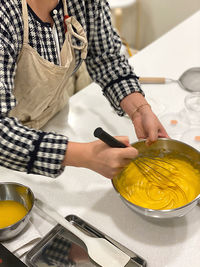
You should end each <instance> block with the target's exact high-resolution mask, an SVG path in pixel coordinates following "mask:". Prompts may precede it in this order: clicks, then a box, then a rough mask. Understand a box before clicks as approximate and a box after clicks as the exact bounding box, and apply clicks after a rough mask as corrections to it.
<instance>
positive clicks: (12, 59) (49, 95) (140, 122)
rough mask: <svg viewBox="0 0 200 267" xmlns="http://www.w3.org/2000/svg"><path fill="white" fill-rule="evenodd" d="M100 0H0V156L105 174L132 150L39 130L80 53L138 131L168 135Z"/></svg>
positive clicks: (17, 165)
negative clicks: (77, 141)
mask: <svg viewBox="0 0 200 267" xmlns="http://www.w3.org/2000/svg"><path fill="white" fill-rule="evenodd" d="M120 47H121V41H120V38H119V37H118V35H117V34H116V32H115V31H114V29H113V28H112V26H111V19H110V14H109V6H108V3H107V2H106V1H103V0H85V1H82V0H60V1H58V0H27V2H26V0H12V1H11V0H2V1H1V6H0V70H1V71H0V92H1V99H0V116H1V117H0V164H1V166H4V167H7V168H11V169H14V170H18V171H26V172H27V173H35V174H40V175H45V176H49V177H57V176H58V175H59V174H60V173H61V172H62V171H63V169H64V166H76V167H85V168H89V169H91V170H93V171H96V172H98V173H100V174H102V175H104V176H105V177H108V178H112V177H113V176H114V175H115V174H116V173H117V172H118V171H119V170H120V169H121V168H122V167H124V166H125V165H126V164H127V163H128V162H129V161H130V160H131V158H133V157H135V156H136V155H137V150H135V149H134V148H132V147H130V146H129V141H128V138H127V137H119V140H121V141H122V142H124V143H125V144H127V145H128V147H127V148H125V149H119V148H116V149H115V148H109V147H108V146H107V145H105V144H103V143H102V142H101V141H94V142H90V143H76V142H71V141H70V140H68V138H67V137H66V136H62V135H60V134H56V133H50V132H43V131H41V130H39V129H40V128H41V127H42V126H43V125H44V124H45V123H46V122H47V121H48V120H49V119H50V118H51V117H52V116H53V115H55V114H56V113H57V112H58V111H59V110H60V109H62V108H63V106H64V105H66V103H68V99H69V97H70V96H71V95H72V94H73V93H74V92H73V91H72V90H70V86H69V84H68V83H69V77H70V76H71V75H72V74H73V73H74V71H75V70H76V69H77V68H78V66H79V65H80V64H81V62H82V60H85V62H86V65H87V69H88V71H89V74H90V76H91V78H92V79H93V80H94V81H95V82H97V83H98V84H99V85H100V86H101V87H102V91H103V94H104V95H105V97H106V98H107V99H108V101H109V102H110V103H111V105H112V107H113V108H114V109H115V111H116V112H117V113H118V115H120V116H122V115H124V113H127V114H128V115H129V117H130V118H131V120H132V122H133V124H134V127H135V130H136V134H137V136H138V138H147V140H148V142H149V143H151V142H154V141H155V140H156V139H157V138H158V137H168V135H167V133H166V131H165V130H164V128H163V126H162V125H161V124H160V122H159V120H158V119H157V117H156V116H155V114H154V113H153V112H152V110H151V108H150V106H149V105H148V103H147V101H146V100H145V98H144V94H143V92H142V90H141V88H140V85H139V83H138V78H137V76H136V75H135V74H134V72H133V70H132V68H131V66H130V65H129V64H128V62H127V60H126V59H125V57H124V56H121V55H120Z"/></svg>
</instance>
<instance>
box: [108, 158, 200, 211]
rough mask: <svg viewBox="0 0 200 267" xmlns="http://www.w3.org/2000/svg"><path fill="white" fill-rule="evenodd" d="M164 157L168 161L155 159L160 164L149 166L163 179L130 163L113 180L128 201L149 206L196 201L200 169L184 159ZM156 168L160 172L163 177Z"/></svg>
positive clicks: (160, 207) (170, 206)
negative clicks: (146, 172)
mask: <svg viewBox="0 0 200 267" xmlns="http://www.w3.org/2000/svg"><path fill="white" fill-rule="evenodd" d="M154 160H156V158H155V159H154ZM163 160H164V161H167V162H168V163H165V162H162V161H156V164H158V165H159V166H156V165H152V163H150V164H149V165H151V167H152V168H154V170H152V169H151V168H150V170H149V172H150V173H152V172H153V173H154V174H156V176H157V177H158V178H159V179H160V180H155V177H152V175H150V176H146V175H143V174H142V173H141V170H140V169H139V168H138V167H137V166H136V165H135V164H134V162H131V163H130V164H129V165H128V166H127V167H126V168H125V169H124V170H123V172H122V173H120V175H118V176H116V177H115V178H114V179H113V183H114V185H115V187H116V189H117V190H118V191H119V193H120V194H121V195H122V196H123V197H124V198H125V199H127V200H128V201H130V202H132V203H133V204H136V205H138V206H141V207H144V208H148V209H157V210H167V209H175V208H178V207H181V206H184V205H185V204H187V203H189V202H190V201H192V200H194V199H195V198H196V197H197V196H198V195H199V194H200V170H199V169H197V168H195V167H194V166H193V165H192V164H191V163H190V162H189V161H187V160H183V159H182V158H177V157H174V158H173V157H169V156H165V157H164V158H163ZM170 164H172V165H170ZM160 166H161V167H160ZM162 167H164V168H167V169H168V170H170V172H169V171H166V170H164V169H163V168H162ZM155 170H157V171H158V172H160V173H161V175H160V177H159V174H158V173H156V172H155ZM162 174H163V175H165V176H167V179H165V178H164V177H163V176H162Z"/></svg>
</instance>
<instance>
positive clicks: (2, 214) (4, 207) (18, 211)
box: [0, 200, 27, 228]
mask: <svg viewBox="0 0 200 267" xmlns="http://www.w3.org/2000/svg"><path fill="white" fill-rule="evenodd" d="M26 214H27V210H26V208H25V207H24V206H23V205H22V204H21V203H19V202H16V201H12V200H4V201H0V228H4V227H7V226H10V225H12V224H14V223H16V222H18V221H20V220H21V219H22V218H23V217H24V216H25V215H26Z"/></svg>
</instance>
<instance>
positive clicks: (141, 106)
mask: <svg viewBox="0 0 200 267" xmlns="http://www.w3.org/2000/svg"><path fill="white" fill-rule="evenodd" d="M144 106H149V107H150V108H151V106H150V105H149V104H148V103H145V104H142V105H140V106H139V107H137V108H136V109H135V110H134V111H133V113H132V114H131V119H132V118H133V116H134V114H135V113H136V112H138V111H139V110H140V109H141V108H143V107H144Z"/></svg>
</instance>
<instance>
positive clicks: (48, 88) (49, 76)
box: [9, 0, 87, 129]
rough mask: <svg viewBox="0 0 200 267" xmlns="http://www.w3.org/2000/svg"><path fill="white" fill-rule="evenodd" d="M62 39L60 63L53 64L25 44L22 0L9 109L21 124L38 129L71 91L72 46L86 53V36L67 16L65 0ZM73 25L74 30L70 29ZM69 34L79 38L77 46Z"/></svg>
mask: <svg viewBox="0 0 200 267" xmlns="http://www.w3.org/2000/svg"><path fill="white" fill-rule="evenodd" d="M63 6H64V14H65V18H64V22H65V28H66V33H65V42H64V44H63V47H62V49H61V55H60V56H61V65H60V66H58V65H55V64H53V63H52V62H49V61H48V60H46V59H43V58H42V57H41V56H40V55H39V54H38V53H37V51H36V50H35V49H33V48H32V47H31V46H30V45H29V44H28V36H29V29H28V11H27V3H26V0H22V12H23V20H24V40H23V46H22V50H21V52H20V55H19V57H18V61H17V70H16V76H15V86H14V95H15V97H16V100H17V105H16V107H15V108H14V109H13V110H11V111H10V113H9V116H10V117H17V118H18V119H19V120H20V122H21V123H23V124H24V125H26V126H28V127H30V128H35V129H39V128H41V127H42V126H43V125H44V124H45V123H46V122H47V121H48V120H49V119H50V118H51V117H53V116H54V115H55V114H56V113H57V112H58V111H59V110H61V109H62V108H63V107H64V106H65V105H66V104H67V103H68V100H69V97H70V96H71V95H72V94H73V93H74V92H73V91H72V90H71V88H73V87H71V86H67V84H68V81H69V77H70V76H71V75H72V73H73V70H74V69H75V56H74V49H78V50H81V58H82V59H85V58H86V55H87V38H86V34H85V32H84V29H83V28H82V26H81V25H80V23H79V22H78V21H77V20H76V19H75V18H74V17H68V15H67V14H68V12H67V5H66V0H63ZM72 26H73V27H74V28H75V29H76V33H75V32H74V31H73V28H72ZM72 36H74V37H75V38H77V39H79V40H80V41H81V45H80V46H74V45H73V44H72Z"/></svg>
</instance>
